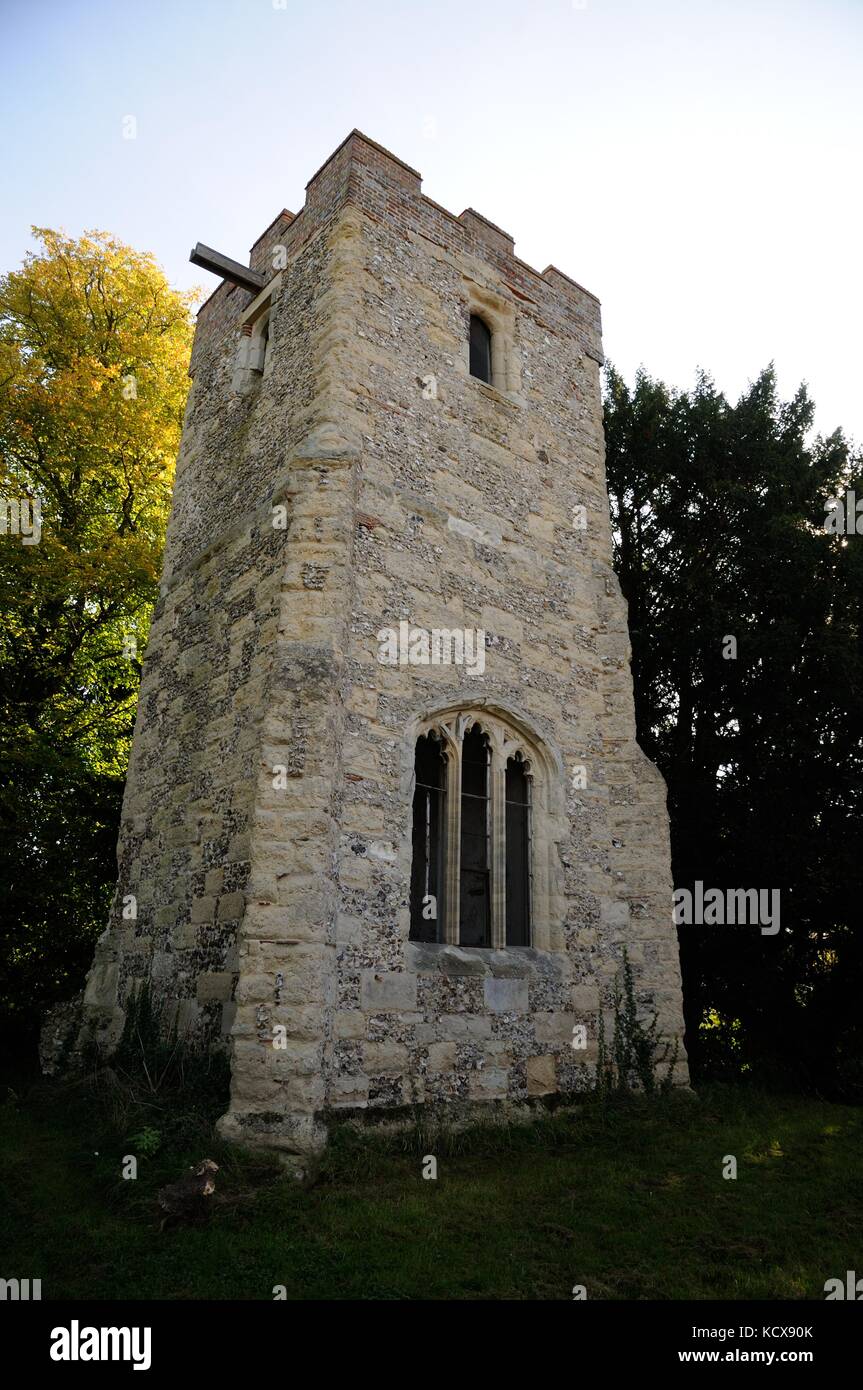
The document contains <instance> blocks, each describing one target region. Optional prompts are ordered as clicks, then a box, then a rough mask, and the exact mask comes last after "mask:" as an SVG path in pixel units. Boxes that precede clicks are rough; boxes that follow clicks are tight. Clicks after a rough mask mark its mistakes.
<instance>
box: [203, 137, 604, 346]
mask: <svg viewBox="0 0 863 1390" xmlns="http://www.w3.org/2000/svg"><path fill="white" fill-rule="evenodd" d="M351 205H352V206H355V207H357V208H358V209H359V210H360V211H362V212H364V213H365V214H366V215H367V216H369V217H370V218H372V219H373V220H376V221H379V222H391V223H393V224H394V225H396V226H397V227H399V228H400V229H401V230H402V231H403V232H404V234H405V235H410V234H419V235H421V236H425V237H427V238H428V239H429V240H431V241H433V242H436V243H437V244H439V245H442V246H444V247H445V248H447V249H449V250H452V251H454V252H459V253H468V254H471V255H474V256H475V257H477V259H479V260H481V261H486V262H489V263H490V264H491V265H492V266H493V267H494V268H495V269H496V270H497V271H498V273H499V274H500V275H501V276H502V277H503V279H504V280H505V282H506V283H507V285H508V286H509V288H510V289H511V290H512V292H513V293H514V294H515V295H516V296H517V297H518V298H520V299H523V300H535V299H536V298H537V296H541V297H547V296H548V292H549V290H550V291H551V293H552V296H553V297H554V298H555V299H556V300H557V301H558V302H559V306H560V308H561V309H562V310H563V311H564V312H565V313H568V314H569V316H570V317H571V318H572V319H573V321H574V323H575V324H576V325H577V327H578V328H579V330H580V332H581V336H582V337H583V339H584V345H585V351H586V352H587V354H588V355H589V356H590V357H592V358H593V359H594V360H595V361H597V362H601V361H602V360H603V359H602V349H601V324H600V314H599V300H598V299H597V297H596V295H594V294H592V293H591V292H590V291H589V290H586V289H585V288H584V287H583V286H582V285H580V284H578V282H577V281H576V280H573V279H572V278H571V277H570V276H568V275H565V274H564V273H563V272H562V271H560V270H558V269H557V268H556V267H555V266H548V267H547V269H546V270H544V271H539V270H537V269H535V268H534V267H533V266H530V265H528V264H527V263H526V262H525V261H522V260H520V259H519V257H518V256H516V254H515V242H514V238H513V237H512V235H511V234H510V233H509V232H506V231H504V230H503V229H502V228H501V227H499V226H497V224H496V223H494V222H492V221H491V220H490V219H489V218H487V217H485V216H484V215H483V214H482V213H480V212H477V211H476V209H475V208H465V210H464V211H463V212H462V213H460V214H459V215H458V216H456V214H455V213H452V212H450V211H449V210H448V209H446V208H444V207H442V206H441V205H440V204H439V203H436V202H435V201H434V200H433V199H432V198H429V197H428V196H427V195H426V194H424V193H423V192H422V175H421V174H420V173H419V172H418V170H416V169H414V168H412V167H411V166H410V165H409V164H406V163H405V161H404V160H402V159H399V157H398V156H397V155H394V154H392V153H391V151H389V150H387V149H385V148H384V147H383V145H379V144H378V143H377V142H376V141H375V140H371V139H370V138H369V137H368V136H367V135H364V134H363V133H362V131H359V130H352V131H351V132H350V134H349V135H347V136H346V137H345V139H344V140H343V141H342V143H341V144H340V145H339V146H338V147H337V149H335V150H334V151H333V153H332V154H331V155H330V156H329V157H328V158H327V159H326V160H325V161H324V163H323V164H322V165H321V166H320V168H319V169H318V170H317V171H316V172H315V173H314V174H313V175H312V177H311V178H310V179H309V181H308V183H307V184H306V199H305V203H304V205H303V207H302V208H301V210H300V211H299V212H298V213H297V214H293V213H291V212H288V211H287V209H283V210H282V211H281V212H280V213H279V214H278V215H277V216H276V217H275V218H274V219H273V221H272V222H271V223H270V225H269V226H268V227H267V228H265V230H264V231H263V232H262V233H261V235H260V236H259V237H258V239H257V240H256V241H255V243H254V245H253V246H252V250H251V256H250V261H249V265H250V267H251V268H252V269H254V270H256V271H258V272H260V273H263V274H265V275H266V274H269V275H270V277H272V276H275V275H276V274H277V273H278V271H279V269H281V268H283V266H284V263H285V261H286V260H288V259H292V258H293V256H294V255H296V254H297V252H298V251H299V250H300V249H301V247H302V246H303V245H304V244H305V243H306V242H307V241H308V240H309V239H310V238H311V237H312V236H314V235H315V234H316V233H317V232H318V231H319V230H320V228H321V227H322V226H323V225H324V224H326V223H327V222H328V221H329V220H330V219H331V218H332V217H333V216H334V215H335V214H336V213H337V212H338V211H339V210H340V209H341V208H343V207H345V206H351ZM276 256H278V258H279V259H278V262H277V261H276V259H275V258H276ZM226 285H227V282H224V283H223V285H221V286H219V288H218V289H217V290H216V291H215V292H214V293H213V294H212V295H211V296H210V298H209V299H208V300H207V301H206V302H205V303H204V304H203V305H202V306H201V309H200V310H199V314H202V315H203V316H204V319H205V320H208V321H209V319H210V316H211V315H212V314H213V313H214V311H217V310H218V306H219V305H220V304H221V303H222V301H223V299H224V296H225V294H226V293H232V292H233V289H234V287H233V286H231V287H229V288H228V289H226ZM249 302H250V299H249V296H248V294H247V292H245V291H240V293H239V295H238V296H237V299H236V300H235V303H234V306H233V311H234V312H241V311H242V309H244V308H245V307H246V306H247V305H248V303H249ZM231 316H233V315H231Z"/></svg>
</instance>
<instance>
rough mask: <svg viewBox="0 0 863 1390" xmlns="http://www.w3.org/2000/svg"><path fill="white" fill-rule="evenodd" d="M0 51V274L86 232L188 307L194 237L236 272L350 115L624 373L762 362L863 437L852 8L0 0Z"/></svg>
mask: <svg viewBox="0 0 863 1390" xmlns="http://www.w3.org/2000/svg"><path fill="white" fill-rule="evenodd" d="M0 45H2V52H3V54H4V62H3V72H4V80H3V83H2V87H0V122H2V128H3V130H4V133H5V137H6V139H5V142H4V143H5V145H6V149H5V151H4V160H3V175H4V176H3V185H4V196H3V199H2V210H0V270H6V269H10V268H13V267H14V266H16V265H17V264H18V263H19V262H20V260H21V257H22V256H23V254H24V252H25V251H26V250H27V249H28V247H29V245H30V244H31V243H30V235H29V227H30V224H31V223H36V224H41V225H47V226H53V227H64V228H65V229H66V230H67V231H68V232H70V233H73V234H77V233H79V232H81V231H82V230H84V229H85V228H94V227H97V228H102V229H105V230H108V231H111V232H113V233H115V234H116V235H117V236H119V237H121V238H122V239H124V240H126V241H128V242H130V243H131V244H132V245H134V246H137V247H140V248H142V249H147V250H151V251H153V252H154V253H155V255H156V256H157V257H158V259H159V260H160V261H161V262H162V264H163V265H164V266H165V269H166V271H167V273H168V275H169V277H170V278H171V280H172V281H173V282H174V283H175V284H177V285H180V286H189V285H194V284H198V285H201V286H203V287H205V289H206V292H207V293H209V291H210V289H211V288H212V287H213V286H214V284H215V281H214V280H213V279H212V277H210V276H208V275H206V273H205V272H203V271H198V270H195V269H194V267H192V266H190V265H189V264H188V253H189V250H190V248H191V246H192V245H193V243H194V242H195V241H197V240H201V241H205V242H207V243H209V244H210V245H212V246H216V247H217V248H218V249H220V250H222V251H224V252H226V253H227V254H229V255H233V256H237V257H238V258H240V259H243V260H245V259H246V255H247V252H248V248H249V247H250V245H251V244H252V242H253V241H254V240H255V238H256V237H257V236H258V235H259V233H260V232H261V231H262V230H263V229H264V227H265V226H266V225H267V224H268V223H269V222H270V221H271V219H272V218H273V216H274V215H275V214H276V213H277V212H278V211H279V210H280V209H281V208H282V207H288V208H290V209H291V210H292V211H294V212H296V211H298V210H299V208H300V207H301V205H302V202H303V190H304V186H305V184H306V182H307V180H308V179H309V178H310V177H311V175H312V174H313V173H314V172H315V170H316V169H317V168H318V166H319V165H320V164H321V163H322V162H323V161H324V159H325V158H326V157H327V156H328V155H329V154H330V153H331V152H332V150H333V149H335V147H336V146H337V145H338V144H339V143H340V142H341V140H342V139H343V138H344V136H345V135H346V134H347V133H348V131H349V130H351V129H352V128H353V127H355V126H356V127H359V129H361V130H363V131H364V132H365V133H366V134H367V135H369V136H371V137H372V138H373V139H375V140H377V141H379V142H380V143H381V144H383V145H386V146H387V147H388V148H389V149H391V150H393V152H394V153H396V154H398V155H399V156H400V157H401V158H403V159H405V160H406V161H407V162H408V163H409V164H412V165H413V166H414V167H415V168H417V169H419V170H420V171H421V173H422V174H423V178H424V182H423V188H424V191H425V192H426V193H427V194H428V195H429V196H430V197H432V198H434V199H435V200H436V201H437V202H439V203H442V204H443V205H444V206H445V207H447V208H449V209H450V210H451V211H453V212H455V213H458V212H461V210H462V209H463V208H464V207H467V206H472V207H475V208H477V209H478V211H480V212H482V213H484V214H485V215H486V216H487V217H490V218H491V219H492V220H493V221H494V222H497V223H498V224H499V225H500V226H502V227H504V228H506V230H507V231H509V232H511V233H512V234H513V235H514V236H515V240H516V251H517V253H518V254H519V255H520V256H521V257H522V258H523V259H524V260H526V261H528V262H529V263H530V264H532V265H534V266H536V267H537V268H539V269H540V270H541V269H543V267H544V266H546V265H547V264H548V263H549V262H550V261H551V262H554V264H555V265H558V266H559V267H560V268H561V269H562V270H564V271H565V272H566V273H567V274H569V275H571V276H573V277H574V278H575V279H576V280H579V281H580V282H581V283H582V284H584V285H586V286H587V287H588V288H589V289H591V290H593V291H594V293H596V294H598V295H599V297H600V299H601V300H602V302H603V319H604V328H605V346H606V351H607V352H608V355H609V356H610V357H611V358H612V359H613V360H614V361H615V362H616V363H617V365H618V366H619V367H620V368H621V369H622V370H623V371H624V372H625V373H627V374H628V375H631V373H632V372H633V371H634V369H635V367H636V366H637V365H638V363H639V362H642V361H643V362H644V363H645V365H646V366H647V368H648V369H649V370H650V371H651V372H652V373H654V374H655V375H659V376H663V377H665V379H666V380H668V381H670V382H672V383H675V384H680V385H689V384H691V381H692V379H693V376H694V372H695V368H696V366H698V365H703V366H705V367H707V368H708V369H709V370H711V371H712V372H713V374H714V375H715V377H716V380H717V382H718V384H719V385H720V386H721V387H722V388H723V389H725V390H726V391H728V392H729V393H731V394H736V393H737V392H738V391H739V390H740V389H741V388H742V387H743V386H745V384H746V382H747V380H748V379H750V378H751V377H752V376H753V375H754V374H755V373H756V372H757V371H758V370H759V368H760V367H761V366H763V365H764V364H765V363H766V362H767V361H768V360H769V359H770V358H771V357H772V358H774V359H775V361H776V364H777V368H778V371H779V379H780V385H781V387H782V388H783V389H784V390H785V391H789V392H790V391H791V390H792V389H793V388H794V386H795V385H796V384H797V382H798V381H799V380H801V379H806V380H807V381H808V382H809V385H810V389H811V391H812V394H813V395H814V397H815V399H816V402H817V405H818V416H817V423H818V426H819V428H821V429H822V430H824V431H828V430H830V429H832V428H833V427H834V426H835V425H837V424H841V425H843V426H844V427H845V428H846V430H848V431H849V432H851V433H853V434H854V435H855V436H856V437H857V438H858V439H859V440H861V441H863V392H861V388H860V356H861V354H860V348H859V342H860V336H861V321H863V290H861V274H860V259H861V257H860V249H859V248H860V242H861V223H863V218H861V211H863V207H861V202H863V198H861V150H863V139H861V137H863V96H861V93H863V0H806V2H804V0H586V3H585V0H575V3H573V0H533V3H525V2H524V0H477V3H474V4H470V3H467V0H437V2H436V3H428V4H421V3H406V2H403V3H394V0H363V2H362V3H360V0H314V2H313V0H138V3H132V2H131V0H90V2H89V3H83V0H39V3H35V2H34V0H0ZM128 115H133V116H134V117H135V118H136V121H137V138H136V139H134V140H126V139H124V138H123V118H124V117H125V116H128Z"/></svg>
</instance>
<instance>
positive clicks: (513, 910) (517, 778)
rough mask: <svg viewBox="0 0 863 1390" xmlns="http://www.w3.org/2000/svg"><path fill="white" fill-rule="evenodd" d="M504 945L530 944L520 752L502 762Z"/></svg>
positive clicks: (526, 813)
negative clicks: (503, 777)
mask: <svg viewBox="0 0 863 1390" xmlns="http://www.w3.org/2000/svg"><path fill="white" fill-rule="evenodd" d="M506 944H507V946H529V945H530V778H529V777H528V775H527V769H526V766H525V762H524V759H523V758H522V757H521V755H520V754H519V755H517V756H516V757H514V758H509V759H508V761H507V764H506Z"/></svg>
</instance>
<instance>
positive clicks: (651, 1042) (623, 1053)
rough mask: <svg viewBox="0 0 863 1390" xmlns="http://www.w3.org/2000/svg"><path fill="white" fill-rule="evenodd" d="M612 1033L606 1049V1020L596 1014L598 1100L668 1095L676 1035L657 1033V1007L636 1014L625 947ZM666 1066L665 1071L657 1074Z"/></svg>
mask: <svg viewBox="0 0 863 1390" xmlns="http://www.w3.org/2000/svg"><path fill="white" fill-rule="evenodd" d="M612 1003H613V1008H614V1033H613V1036H612V1041H611V1051H610V1052H609V1050H608V1046H607V1043H606V1039H605V1020H604V1017H603V1014H602V1010H600V1014H599V1044H598V1055H597V1062H596V1085H595V1090H596V1093H597V1095H598V1096H599V1098H600V1099H601V1100H605V1099H607V1098H608V1097H609V1096H610V1095H614V1094H616V1095H618V1096H620V1095H629V1094H631V1093H632V1092H633V1091H637V1090H640V1091H643V1092H644V1093H645V1095H654V1094H655V1093H657V1092H658V1093H659V1094H660V1095H667V1094H668V1092H669V1091H670V1090H671V1086H672V1082H673V1078H674V1068H675V1064H676V1062H677V1056H678V1052H679V1043H678V1040H677V1038H675V1039H674V1040H673V1042H672V1040H671V1039H670V1038H663V1037H662V1036H661V1035H660V1034H659V1032H658V1028H659V1014H658V1013H657V1012H656V1010H654V1011H653V1013H652V1014H651V1016H650V1018H649V1021H648V1022H647V1023H644V1022H643V1021H642V1019H641V1018H640V1017H639V1012H638V1003H637V1000H636V998H635V981H634V978H633V973H632V963H631V961H630V959H629V952H628V951H627V950H626V947H624V949H623V962H622V964H621V967H620V971H619V972H618V975H617V977H616V979H615V981H614V993H613V996H612ZM663 1067H664V1068H665V1071H664V1074H660V1072H661V1069H662V1068H663Z"/></svg>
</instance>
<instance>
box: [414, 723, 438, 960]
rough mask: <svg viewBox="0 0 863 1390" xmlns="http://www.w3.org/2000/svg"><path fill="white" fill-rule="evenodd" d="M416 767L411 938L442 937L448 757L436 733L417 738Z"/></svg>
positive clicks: (422, 939) (436, 938)
mask: <svg viewBox="0 0 863 1390" xmlns="http://www.w3.org/2000/svg"><path fill="white" fill-rule="evenodd" d="M414 768H415V773H416V788H415V790H414V807H413V861H412V867H411V899H410V908H411V930H410V936H411V941H438V940H439V939H440V934H439V927H440V903H441V892H440V889H441V867H442V847H443V846H442V830H443V798H444V789H445V774H446V761H445V759H444V755H443V750H442V748H441V742H440V739H439V738H437V737H436V735H435V734H433V733H429V734H424V735H423V737H422V738H418V739H417V746H416V755H415V763H414Z"/></svg>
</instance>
